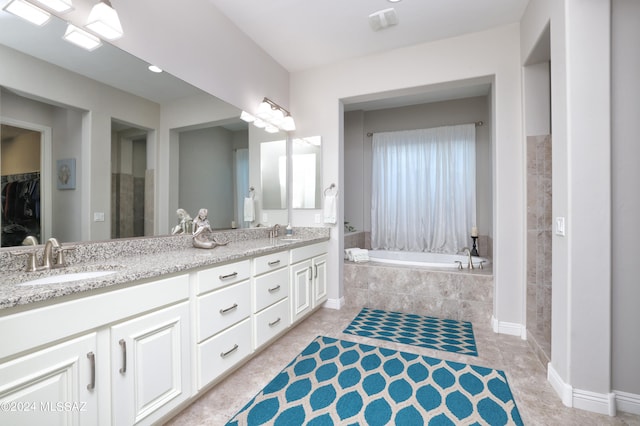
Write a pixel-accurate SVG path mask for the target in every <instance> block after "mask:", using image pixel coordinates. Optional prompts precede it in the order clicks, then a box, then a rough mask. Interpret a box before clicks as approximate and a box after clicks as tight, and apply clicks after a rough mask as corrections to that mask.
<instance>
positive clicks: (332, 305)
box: [322, 297, 344, 310]
mask: <svg viewBox="0 0 640 426" xmlns="http://www.w3.org/2000/svg"><path fill="white" fill-rule="evenodd" d="M343 306H344V297H341V298H339V299H327V301H326V302H324V305H322V307H323V308H328V309H337V310H340V309H342V307H343Z"/></svg>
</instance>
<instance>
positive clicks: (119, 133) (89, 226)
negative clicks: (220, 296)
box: [0, 10, 287, 246]
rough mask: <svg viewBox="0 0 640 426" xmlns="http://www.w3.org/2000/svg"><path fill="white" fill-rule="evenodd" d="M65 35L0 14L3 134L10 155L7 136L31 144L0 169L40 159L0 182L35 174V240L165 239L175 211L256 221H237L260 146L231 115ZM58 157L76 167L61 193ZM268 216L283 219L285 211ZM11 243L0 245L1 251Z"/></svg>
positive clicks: (61, 28) (111, 52)
mask: <svg viewBox="0 0 640 426" xmlns="http://www.w3.org/2000/svg"><path fill="white" fill-rule="evenodd" d="M65 29H66V23H65V22H64V21H62V20H60V19H57V18H55V17H52V19H51V21H50V22H48V23H47V24H46V25H45V26H44V27H36V26H34V25H32V24H29V23H27V22H25V21H22V20H21V19H19V18H17V17H15V16H13V15H10V14H8V13H7V12H5V11H2V10H0V64H2V66H0V124H3V125H5V126H3V127H2V128H1V129H0V137H1V139H2V141H3V146H4V145H7V146H9V144H13V148H15V146H16V145H18V144H17V143H16V141H22V140H25V139H26V138H25V137H23V136H19V137H18V139H16V137H17V136H16V132H35V133H33V134H32V135H31V136H30V138H31V139H32V140H35V142H32V145H30V148H26V145H21V144H22V142H20V145H21V146H22V147H23V148H24V149H22V150H21V151H22V152H23V155H26V160H27V161H23V160H24V159H21V160H15V161H14V160H13V159H14V158H17V157H10V155H11V156H12V155H13V154H8V153H6V152H5V150H4V149H3V151H2V154H1V155H2V156H3V158H2V164H8V163H11V164H23V163H24V164H27V163H31V164H33V163H35V164H38V162H39V167H33V166H24V167H21V168H18V169H15V170H14V169H10V168H8V167H7V166H6V165H5V166H2V167H1V168H0V174H1V175H2V176H3V190H6V187H7V184H8V181H9V180H14V181H15V179H21V178H29V177H30V175H29V174H30V173H35V175H33V176H37V177H38V179H39V184H40V187H39V192H40V197H41V199H40V202H39V203H38V205H39V210H38V212H37V215H38V217H37V218H36V219H38V218H39V219H40V220H39V224H38V225H37V226H35V225H34V227H33V228H34V231H33V232H34V233H37V235H38V237H39V240H40V241H43V240H44V239H46V238H48V237H51V236H55V237H57V238H58V239H59V240H60V241H62V242H69V241H86V240H106V239H110V238H121V237H130V236H139V235H145V236H149V235H163V234H169V233H170V231H171V226H172V225H174V224H175V223H174V222H175V220H176V210H177V209H178V208H184V209H185V210H187V211H188V212H189V213H190V214H191V215H195V214H196V213H197V210H198V209H199V208H201V207H207V208H209V209H210V212H211V213H210V216H211V218H212V219H213V220H212V224H213V225H214V227H216V228H231V227H232V225H233V224H234V222H235V224H236V225H237V227H242V226H256V225H257V224H258V223H260V222H261V219H262V215H259V216H258V217H256V220H255V221H254V222H250V223H243V221H242V220H240V219H241V217H242V215H241V213H242V212H241V210H242V208H241V207H242V206H241V203H242V201H243V199H244V198H245V197H247V196H248V195H249V188H250V187H255V188H256V191H255V192H256V193H258V194H260V193H261V188H260V180H259V179H255V178H252V177H251V176H250V172H247V170H252V169H253V168H254V167H256V168H259V164H260V153H259V148H258V147H257V146H256V145H255V144H253V143H252V142H251V135H250V132H248V130H247V127H246V124H243V123H244V122H242V121H240V120H239V115H240V110H239V109H238V108H236V107H234V106H232V105H229V104H227V103H225V102H223V101H221V100H220V99H217V98H215V97H214V96H211V95H210V94H207V93H205V92H203V91H202V90H199V89H197V88H195V87H193V86H191V85H189V84H187V83H185V82H183V81H181V80H179V79H177V78H175V77H173V76H171V75H169V74H168V73H166V72H164V73H160V74H152V73H150V72H149V71H148V70H147V66H148V65H149V64H147V63H145V62H144V61H141V60H140V59H138V58H135V57H133V56H132V55H130V54H128V53H126V52H124V51H122V50H120V49H118V48H116V47H115V46H112V45H109V44H108V43H104V44H103V46H101V47H100V48H98V49H96V50H94V51H92V52H87V51H84V50H82V49H80V48H78V47H76V46H74V45H71V44H69V43H67V42H65V41H64V40H62V37H61V36H62V34H64V32H65ZM20 129H22V130H20ZM258 139H260V138H258ZM5 142H6V144H5ZM34 147H39V152H38V150H36V149H35V148H34ZM252 151H256V152H255V153H253V152H252ZM7 152H9V151H7ZM14 152H15V150H14ZM161 152H168V153H165V154H161ZM24 153H26V154H24ZM38 154H39V155H40V160H39V161H38V159H37V156H38ZM5 157H6V158H5ZM5 160H7V161H5ZM60 161H62V162H63V163H62V164H67V162H69V164H70V163H73V167H74V168H73V173H74V175H73V176H74V178H75V180H74V184H73V185H66V186H65V185H62V186H60V185H58V182H57V175H56V170H57V167H58V164H59V162H60ZM167 163H169V164H167ZM242 164H244V165H242ZM9 175H12V176H9ZM21 175H24V176H22V177H21ZM162 182H168V183H162ZM21 185H22V184H21ZM27 185H28V184H25V187H27ZM159 185H165V186H162V187H160V186H159ZM167 185H168V188H166V186H167ZM11 186H12V187H14V188H15V187H16V184H12V185H11ZM159 194H160V195H159ZM165 194H168V196H166V195H165ZM167 197H168V201H167ZM3 200H6V198H4V193H3ZM22 209H23V211H25V210H24V209H25V207H24V206H23V207H22ZM28 210H29V206H27V208H26V211H28ZM34 211H35V210H34ZM285 212H286V210H285ZM34 214H35V213H34ZM159 218H161V220H159ZM23 219H24V218H20V220H23ZM272 219H273V220H278V221H279V222H280V223H286V220H287V217H286V213H285V215H284V216H276V217H275V218H272ZM270 221H271V219H270ZM160 222H162V223H161V224H159V223H160ZM274 223H275V222H274ZM10 225H21V226H24V227H25V228H29V227H28V226H25V225H26V222H25V221H21V222H19V221H18V220H17V218H16V219H15V220H13V219H12V220H9V219H6V218H4V219H2V220H1V221H0V226H1V227H2V229H5V228H6V229H7V231H13V232H14V234H13V235H12V237H13V238H12V241H14V242H16V241H21V239H22V238H21V237H22V234H20V233H19V232H15V231H16V230H18V231H19V230H20V226H12V227H11V226H10ZM29 226H31V225H29ZM12 228H14V229H12ZM36 228H39V229H36ZM27 232H30V231H27ZM12 244H13V243H9V242H8V240H7V243H6V244H5V239H4V237H3V242H2V246H8V245H12Z"/></svg>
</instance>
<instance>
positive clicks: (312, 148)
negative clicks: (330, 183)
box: [291, 136, 322, 209]
mask: <svg viewBox="0 0 640 426" xmlns="http://www.w3.org/2000/svg"><path fill="white" fill-rule="evenodd" d="M291 145H292V146H291V175H292V176H291V183H292V185H291V186H292V188H291V192H292V194H291V195H292V196H291V207H292V208H294V209H319V208H321V206H322V204H321V203H322V201H321V197H322V188H321V185H322V138H321V137H320V136H311V137H307V138H297V139H293V140H292V142H291Z"/></svg>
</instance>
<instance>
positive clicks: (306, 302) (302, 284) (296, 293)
mask: <svg viewBox="0 0 640 426" xmlns="http://www.w3.org/2000/svg"><path fill="white" fill-rule="evenodd" d="M312 280H313V268H312V266H311V261H310V260H307V261H304V262H300V263H296V264H295V265H292V266H291V285H292V286H293V287H292V288H293V290H292V292H291V296H290V297H291V304H292V305H291V306H292V310H291V322H292V323H294V322H296V321H297V320H298V319H300V318H301V317H302V316H304V315H305V314H306V313H307V312H309V310H311V306H312V301H311V300H312V299H311V294H312V293H311V284H312V282H311V281H312Z"/></svg>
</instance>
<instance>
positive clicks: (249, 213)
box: [244, 197, 256, 222]
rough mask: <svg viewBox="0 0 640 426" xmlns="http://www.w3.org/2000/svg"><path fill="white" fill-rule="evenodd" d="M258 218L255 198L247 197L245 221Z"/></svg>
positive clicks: (245, 200) (245, 201)
mask: <svg viewBox="0 0 640 426" xmlns="http://www.w3.org/2000/svg"><path fill="white" fill-rule="evenodd" d="M254 220H256V209H255V204H254V202H253V198H251V197H246V198H245V199H244V221H245V222H253V221H254Z"/></svg>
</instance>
